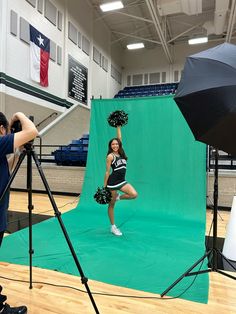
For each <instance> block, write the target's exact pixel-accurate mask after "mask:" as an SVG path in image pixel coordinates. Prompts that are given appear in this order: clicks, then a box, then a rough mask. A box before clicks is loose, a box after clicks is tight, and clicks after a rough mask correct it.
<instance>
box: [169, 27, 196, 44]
mask: <svg viewBox="0 0 236 314" xmlns="http://www.w3.org/2000/svg"><path fill="white" fill-rule="evenodd" d="M199 26H202V24H197V25H194V26H192V27H190V28H189V29H187V30H186V31H184V32H182V33H180V34H178V35H176V36H175V37H173V38H171V39H170V40H169V41H167V43H168V44H169V43H171V42H172V41H174V40H175V39H177V38H179V37H181V36H182V35H184V34H187V33H189V32H191V31H192V30H194V29H195V28H198V27H199Z"/></svg>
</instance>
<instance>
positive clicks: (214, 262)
mask: <svg viewBox="0 0 236 314" xmlns="http://www.w3.org/2000/svg"><path fill="white" fill-rule="evenodd" d="M214 170H215V173H214V175H215V180H214V212H213V243H212V248H210V249H209V250H208V251H207V252H206V253H205V254H204V255H203V256H202V257H201V258H200V259H199V260H198V261H196V263H194V264H193V265H192V266H191V267H190V268H189V269H188V270H187V271H186V272H185V273H183V274H182V275H181V276H180V277H179V278H178V279H177V280H176V281H175V282H174V283H172V284H171V285H170V286H169V287H168V288H167V289H166V290H165V291H164V292H162V294H161V297H163V296H164V295H166V294H167V293H168V292H169V291H170V290H171V289H172V288H173V287H175V286H176V285H177V284H178V283H179V282H180V281H181V280H182V279H183V278H184V277H188V276H194V275H198V274H203V273H208V272H218V273H220V274H222V275H224V276H227V277H229V278H232V279H234V280H236V277H234V276H232V275H230V274H227V273H225V272H223V271H222V270H220V269H218V256H221V258H222V259H223V260H225V261H226V262H227V263H228V264H229V265H230V266H231V267H232V268H233V269H234V270H235V271H236V268H235V267H234V265H232V263H230V261H229V260H228V259H227V258H226V257H225V256H224V255H223V254H222V253H221V251H220V250H219V249H218V248H217V213H218V149H216V150H215V169H214ZM205 258H209V260H210V262H209V266H208V269H206V270H199V271H194V272H192V270H193V269H194V268H195V267H196V266H197V265H199V264H200V263H202V262H203V261H204V259H205Z"/></svg>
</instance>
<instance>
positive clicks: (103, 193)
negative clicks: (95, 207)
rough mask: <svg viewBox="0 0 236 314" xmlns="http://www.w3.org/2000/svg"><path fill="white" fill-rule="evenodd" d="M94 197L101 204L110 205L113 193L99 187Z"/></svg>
mask: <svg viewBox="0 0 236 314" xmlns="http://www.w3.org/2000/svg"><path fill="white" fill-rule="evenodd" d="M93 197H94V199H95V201H96V202H97V203H99V204H108V203H110V201H111V191H110V190H109V189H108V188H107V187H102V188H99V187H98V188H97V191H96V193H95V194H94V196H93Z"/></svg>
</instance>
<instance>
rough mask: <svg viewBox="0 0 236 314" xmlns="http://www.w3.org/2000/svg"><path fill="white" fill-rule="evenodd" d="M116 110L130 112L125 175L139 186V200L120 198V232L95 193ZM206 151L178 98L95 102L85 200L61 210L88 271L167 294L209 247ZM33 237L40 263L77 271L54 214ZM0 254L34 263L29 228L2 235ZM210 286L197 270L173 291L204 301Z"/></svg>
mask: <svg viewBox="0 0 236 314" xmlns="http://www.w3.org/2000/svg"><path fill="white" fill-rule="evenodd" d="M115 110H124V111H125V112H126V113H128V116H129V122H128V124H127V125H126V126H124V127H123V128H122V142H123V146H124V149H125V151H126V154H127V156H128V165H127V176H126V179H127V181H128V182H130V183H131V184H132V185H133V186H134V187H135V188H136V190H137V192H138V198H137V199H135V200H130V201H119V202H117V204H116V207H115V218H116V224H117V226H118V227H120V228H121V230H122V232H123V236H122V237H115V236H113V235H112V234H111V233H110V225H109V220H108V217H107V206H106V205H99V204H97V203H96V202H95V201H94V199H93V195H94V193H95V191H96V189H97V187H98V186H102V185H103V179H104V174H105V167H106V153H107V149H108V141H109V140H110V139H111V138H113V137H115V136H116V129H115V128H112V127H110V126H109V125H108V123H107V117H108V115H109V114H110V113H111V112H112V111H115ZM78 123H79V121H78ZM75 127H76V126H75ZM205 152H206V147H205V145H204V144H202V143H199V142H196V141H195V140H194V138H193V135H192V133H191V131H190V129H189V127H188V125H187V123H186V121H185V120H184V118H183V116H182V115H181V113H180V111H179V109H178V107H177V105H176V104H175V102H174V101H173V98H172V97H169V96H165V97H160V96H159V97H154V98H153V97H150V98H139V99H109V100H93V101H92V111H91V123H90V139H89V154H88V160H87V167H86V174H85V180H84V185H83V190H82V195H81V199H80V203H79V205H78V206H77V208H75V209H74V210H72V211H70V212H69V213H66V214H64V215H63V216H62V218H63V221H64V223H65V226H66V228H67V231H68V233H69V236H70V239H71V241H72V243H73V245H74V247H75V250H76V252H77V256H78V259H79V261H80V263H81V266H82V269H83V271H84V273H85V275H86V276H87V277H88V278H91V279H95V280H99V281H102V282H106V283H110V284H113V285H119V286H124V287H129V288H134V289H138V290H143V291H149V292H154V293H161V292H163V291H164V290H165V289H166V288H167V287H168V286H169V285H170V284H172V283H173V282H174V281H175V280H176V279H177V278H178V277H179V276H180V275H181V274H182V273H183V272H185V271H186V270H187V269H188V268H189V267H190V266H191V265H192V264H193V263H195V262H196V260H198V259H199V258H200V257H201V256H202V255H203V254H204V250H205V246H204V243H205V219H206V184H205V173H206V156H205ZM33 243H34V250H35V254H34V258H33V260H34V265H36V266H39V267H43V268H49V269H57V270H59V271H62V272H66V273H70V274H78V270H77V268H76V266H75V263H74V261H73V258H72V256H71V254H70V251H69V249H68V247H67V244H66V242H65V239H64V236H63V235H62V231H61V229H60V227H59V224H58V221H57V219H56V218H52V219H49V220H47V221H45V222H42V223H40V224H38V225H35V226H34V227H33ZM0 259H1V260H6V261H10V262H12V263H20V264H28V232H27V230H22V231H20V232H17V233H16V234H13V235H12V236H10V237H7V238H5V239H4V243H3V247H2V249H1V250H0ZM200 266H201V269H206V267H207V265H206V261H205V262H204V263H203V265H199V266H198V267H197V268H196V269H195V270H198V269H199V267H200ZM191 284H192V285H191ZM190 285H191V287H190V288H189V289H187V288H188V287H189V286H190ZM208 286H209V279H208V274H203V275H199V276H197V277H196V278H195V277H194V276H191V277H188V278H184V279H183V280H182V281H181V282H180V283H178V284H177V285H176V286H175V287H174V288H173V289H172V290H171V291H170V293H169V295H171V296H177V295H179V294H181V293H182V292H184V291H185V290H186V289H187V291H186V292H184V294H183V295H182V296H181V297H182V298H185V299H188V300H192V301H198V302H203V303H205V302H207V299H208ZM114 292H115V291H114ZM167 302H168V301H167Z"/></svg>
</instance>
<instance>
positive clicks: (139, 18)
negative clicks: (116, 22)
mask: <svg viewBox="0 0 236 314" xmlns="http://www.w3.org/2000/svg"><path fill="white" fill-rule="evenodd" d="M114 14H121V15H124V16H128V17H131V18H132V19H136V20H139V21H143V22H147V23H151V24H153V23H154V22H153V21H152V20H149V19H145V18H144V17H140V16H136V15H132V14H128V13H125V12H120V11H117V12H114Z"/></svg>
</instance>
